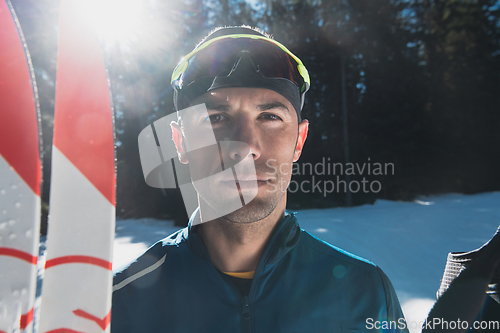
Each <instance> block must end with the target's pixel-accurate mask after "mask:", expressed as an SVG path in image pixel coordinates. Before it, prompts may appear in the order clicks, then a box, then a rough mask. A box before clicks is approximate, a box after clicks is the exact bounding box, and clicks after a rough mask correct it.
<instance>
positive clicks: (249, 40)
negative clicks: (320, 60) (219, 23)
mask: <svg viewBox="0 0 500 333" xmlns="http://www.w3.org/2000/svg"><path fill="white" fill-rule="evenodd" d="M242 51H247V52H248V53H249V54H250V57H251V59H252V61H253V62H254V63H255V65H256V66H257V70H258V71H259V72H260V74H262V76H263V77H264V78H280V79H286V80H289V81H290V82H292V83H294V84H295V85H296V86H297V87H298V88H299V90H300V94H301V99H302V100H303V96H304V94H305V93H306V92H307V90H309V86H310V79H309V74H308V72H307V69H306V67H305V66H304V64H303V63H302V61H301V60H300V59H299V58H298V57H297V56H295V55H294V54H293V53H292V52H290V51H289V50H288V49H287V48H286V47H285V46H284V45H282V44H280V43H278V42H277V41H275V40H273V39H270V38H267V37H264V36H257V35H249V34H234V35H226V36H220V37H217V38H214V39H211V40H208V41H206V42H205V43H203V44H201V45H200V46H199V47H197V48H196V49H194V50H193V51H192V52H191V53H189V54H188V55H186V56H185V57H184V58H183V59H182V61H181V62H180V63H179V64H178V65H177V67H176V68H175V69H174V72H173V74H172V81H171V83H172V86H173V87H174V88H175V89H176V90H178V91H179V90H182V89H183V88H185V87H187V86H189V85H190V84H192V83H193V82H195V81H196V80H198V79H200V78H210V77H213V78H215V77H221V76H228V75H229V74H230V73H231V71H232V69H233V67H234V66H235V63H236V62H237V61H238V60H239V58H240V54H241V52H242Z"/></svg>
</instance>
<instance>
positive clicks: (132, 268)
mask: <svg viewBox="0 0 500 333" xmlns="http://www.w3.org/2000/svg"><path fill="white" fill-rule="evenodd" d="M186 240H187V228H184V229H180V230H178V231H176V232H174V233H173V234H171V235H170V236H167V237H165V238H163V239H161V240H159V241H157V242H156V243H154V244H153V245H151V246H150V247H149V248H148V249H147V250H146V252H144V253H143V254H141V255H140V256H139V257H137V258H136V259H135V260H134V261H132V262H131V263H130V264H129V265H128V266H125V267H124V268H123V269H121V270H120V271H118V272H117V273H115V276H114V278H113V284H114V285H115V286H116V285H117V284H120V283H122V282H128V281H125V280H130V279H131V277H135V278H139V277H141V276H142V275H145V274H147V273H149V272H150V271H153V270H155V269H157V268H159V267H160V266H161V265H163V264H164V263H165V261H166V258H167V255H168V254H169V252H171V251H172V250H174V249H180V248H182V247H184V246H185V243H186ZM181 250H182V249H181ZM174 251H175V250H174ZM127 284H128V283H127Z"/></svg>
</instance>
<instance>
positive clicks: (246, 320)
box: [242, 296, 252, 333]
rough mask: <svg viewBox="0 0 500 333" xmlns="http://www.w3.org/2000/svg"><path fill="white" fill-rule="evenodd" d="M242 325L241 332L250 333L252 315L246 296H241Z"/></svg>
mask: <svg viewBox="0 0 500 333" xmlns="http://www.w3.org/2000/svg"><path fill="white" fill-rule="evenodd" d="M242 317H243V323H242V324H243V325H242V331H243V333H251V332H252V323H251V319H252V313H251V312H250V302H249V300H248V296H243V312H242Z"/></svg>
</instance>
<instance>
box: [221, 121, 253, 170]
mask: <svg viewBox="0 0 500 333" xmlns="http://www.w3.org/2000/svg"><path fill="white" fill-rule="evenodd" d="M235 125H236V126H234V127H233V128H232V131H231V132H232V133H231V134H232V135H231V137H230V138H228V139H229V140H230V141H231V143H230V144H229V147H228V153H229V158H230V159H232V160H233V161H241V160H242V159H244V158H246V157H247V156H248V155H252V159H253V160H257V159H258V158H259V157H260V153H261V152H260V144H259V134H258V129H257V128H256V127H255V125H254V124H252V123H251V122H249V121H239V122H237V123H236V124H235Z"/></svg>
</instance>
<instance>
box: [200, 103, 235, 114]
mask: <svg viewBox="0 0 500 333" xmlns="http://www.w3.org/2000/svg"><path fill="white" fill-rule="evenodd" d="M205 105H206V106H207V110H214V111H220V112H227V111H230V110H231V107H230V106H229V105H228V104H224V103H218V102H205Z"/></svg>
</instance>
